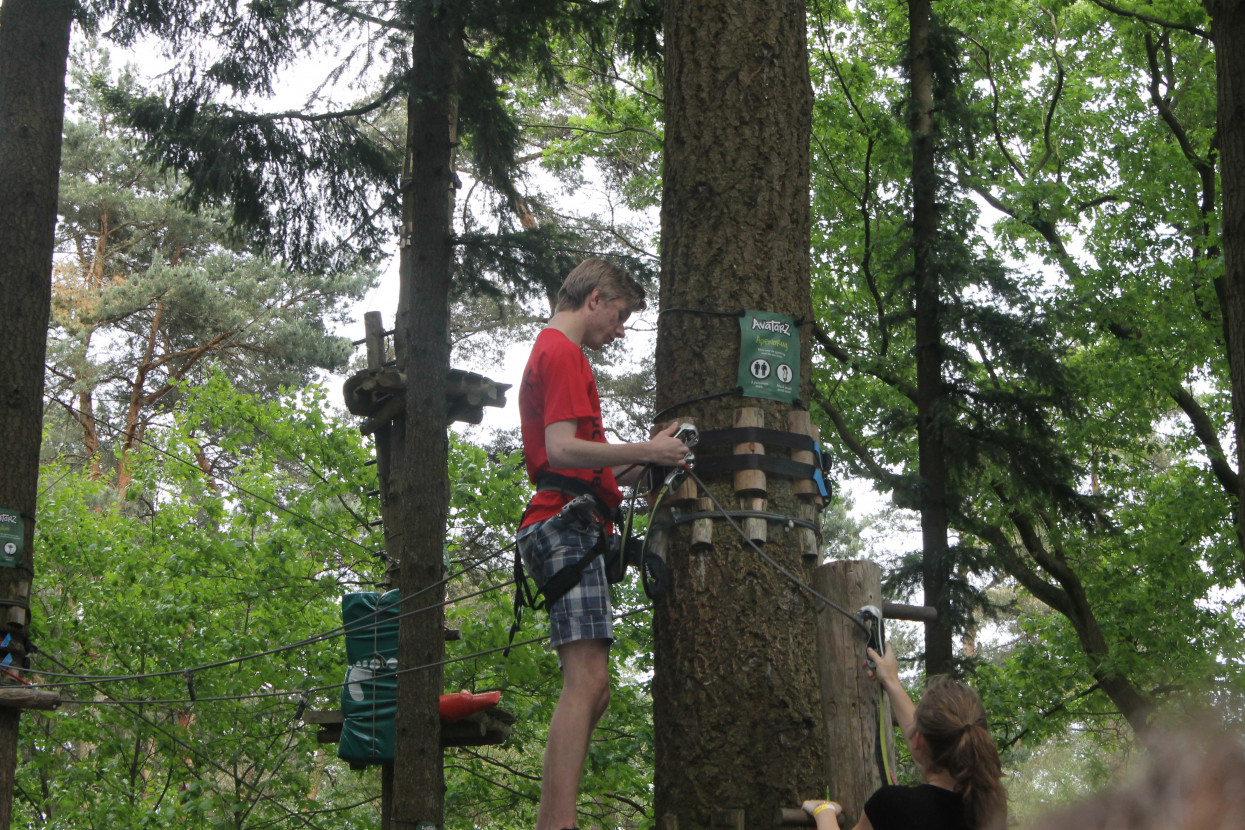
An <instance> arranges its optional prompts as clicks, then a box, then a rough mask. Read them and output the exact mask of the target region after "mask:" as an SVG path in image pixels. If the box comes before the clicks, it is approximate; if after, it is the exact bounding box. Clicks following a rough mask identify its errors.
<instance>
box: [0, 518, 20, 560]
mask: <svg viewBox="0 0 1245 830" xmlns="http://www.w3.org/2000/svg"><path fill="white" fill-rule="evenodd" d="M25 536H26V526H25V523H24V522H23V521H22V514H21V513H20V512H19V511H17V510H9V509H8V508H4V507H0V567H4V568H16V567H18V566H19V565H21V564H22V545H23V543H24V539H25Z"/></svg>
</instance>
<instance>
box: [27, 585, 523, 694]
mask: <svg viewBox="0 0 1245 830" xmlns="http://www.w3.org/2000/svg"><path fill="white" fill-rule="evenodd" d="M458 573H462V571H459V572H458ZM457 575H458V574H455V576H457ZM513 584H514V580H513V579H511V580H507V581H506V582H502V583H500V584H497V585H490V586H488V587H486V588H481V589H480V590H478V591H473V592H472V593H469V594H464V595H463V596H461V597H454V598H453V599H448V600H446V601H445V602H439V603H435V604H433V605H427V606H424V607H423V608H416V609H414V610H411V611H404V612H403V613H401V614H398V615H395V616H393V617H389V618H386V619H385V620H380V619H379V612H376V611H373V612H371V613H370V614H369V615H368V616H375V617H376V618H377V619H376V620H375V621H373V622H364V621H362V620H360V621H357V622H352V623H349V624H345V625H340V626H337V627H336V628H333V629H330V630H329V631H326V632H324V633H321V634H316V635H313V636H311V637H308V638H306V639H304V640H299V641H298V642H295V643H288V644H286V645H282V646H277V647H275V648H271V649H268V650H267V651H260V652H256V653H254V654H248V655H244V656H242V657H233V658H230V659H228V660H220V661H217V662H215V663H204V664H203V665H199V666H193V667H191V668H183V669H169V670H166V671H160V672H149V673H146V674H129V675H76V674H75V675H72V676H74V677H78V678H80V679H79V680H76V681H66V682H60V683H35V684H31V687H32V688H34V689H61V688H66V687H70V686H81V685H94V684H96V683H120V682H124V681H131V680H149V679H156V678H161V677H174V676H177V675H183V676H185V675H193V674H197V673H199V672H203V671H208V670H209V669H218V668H223V667H225V666H232V665H237V664H239V663H245V662H247V661H249V660H255V659H258V658H260V657H269V656H271V655H273V654H280V653H281V652H284V651H292V650H293V649H296V648H304V647H306V646H310V645H316V644H317V643H321V642H325V641H327V640H331V639H335V638H337V637H340V636H343V635H345V634H354V633H358V632H362V631H368V630H370V629H374V628H378V627H380V625H382V624H387V623H391V622H395V621H397V620H400V619H402V618H403V617H410V616H415V615H416V614H422V613H424V612H426V611H432V610H435V609H438V608H444V607H446V606H449V605H453V604H455V603H458V602H463V601H464V600H468V599H473V598H475V597H478V596H483V595H484V594H487V593H491V592H492V591H497V590H500V589H502V588H506V587H508V586H510V585H513ZM424 590H427V589H424ZM22 670H23V671H26V672H29V673H34V674H40V673H41V672H39V671H38V670H37V669H31V668H26V669H22ZM281 694H290V693H288V692H283V693H281ZM267 696H271V695H261V697H267ZM199 699H200V700H207V699H208V698H199ZM224 699H226V700H227V699H229V698H224Z"/></svg>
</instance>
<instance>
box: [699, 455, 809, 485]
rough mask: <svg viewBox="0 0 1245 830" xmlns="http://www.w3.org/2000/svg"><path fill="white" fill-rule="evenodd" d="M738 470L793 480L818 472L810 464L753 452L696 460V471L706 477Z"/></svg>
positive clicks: (702, 457)
mask: <svg viewBox="0 0 1245 830" xmlns="http://www.w3.org/2000/svg"><path fill="white" fill-rule="evenodd" d="M738 470H764V471H765V472H767V473H773V474H774V475H776V476H782V477H783V478H790V479H793V480H800V479H806V478H812V477H813V475H814V474H815V473H817V472H818V469H817V468H816V467H814V466H813V465H812V464H805V463H803V462H800V461H792V460H791V459H789V458H780V457H778V456H774V455H758V454H754V453H745V454H741V455H715V456H709V457H705V456H701V457H700V458H698V459H697V460H696V472H697V473H698V474H700V475H701V476H702V477H706V478H707V477H709V476H711V475H715V474H717V473H733V472H736V471H738Z"/></svg>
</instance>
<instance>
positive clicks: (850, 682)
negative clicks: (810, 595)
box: [813, 561, 895, 827]
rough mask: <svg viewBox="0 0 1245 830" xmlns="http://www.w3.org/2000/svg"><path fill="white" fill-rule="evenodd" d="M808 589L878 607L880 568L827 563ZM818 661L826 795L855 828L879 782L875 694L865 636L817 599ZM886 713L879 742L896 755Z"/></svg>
mask: <svg viewBox="0 0 1245 830" xmlns="http://www.w3.org/2000/svg"><path fill="white" fill-rule="evenodd" d="M813 588H814V589H815V590H816V591H817V592H818V593H820V594H821V595H822V596H824V597H825V598H826V599H829V600H830V601H832V602H835V603H837V604H838V605H840V606H842V607H843V608H844V609H846V610H847V611H849V612H851V613H853V614H854V613H856V611H857V610H858V609H860V608H861V607H863V606H865V605H875V606H877V607H878V608H881V607H882V569H881V568H880V567H879V566H878V565H877V564H876V563H874V562H864V561H841V562H827V563H826V564H824V565H821V566H819V567H818V568H817V569H816V570H815V571H814V572H813ZM818 604H819V605H820V606H821V607H820V608H819V609H818V611H817V661H818V671H819V673H820V675H821V701H822V714H823V717H824V719H825V730H826V731H825V736H826V742H827V743H826V746H827V752H826V781H827V783H828V784H829V797H830V798H832V799H834V800H835V801H837V802H839V804H841V805H842V806H843V814H842V815H841V816H840V817H839V820H840V825H841V826H843V827H854V826H855V825H856V822H857V821H858V820H859V818H860V814H861V811H862V810H863V809H864V804H865V800H866V799H868V797H869V796H870V795H872V794H873V792H874V790H876V789H877V788H878V787H880V786H881V785H882V783H883V781H882V773H881V770H880V766H881V765H880V763H879V758H878V752H877V741H878V730H879V714H878V707H879V705H880V695H879V687H878V685H877V684H876V683H875V682H873V681H872V680H870V679H869V675H868V674H867V673H866V671H865V669H864V667H863V665H862V664H863V662H864V659H865V646H866V645H867V640H866V636H865V634H864V632H863V631H861V630H860V627H859V626H857V625H856V624H855V623H854V622H853V621H852V620H850V619H848V618H847V617H845V616H844V615H843V614H841V613H839V612H838V611H836V610H834V609H833V608H830V607H828V606H825V605H823V604H821V603H818ZM883 708H884V710H885V713H886V716H885V729H884V730H883V732H882V742H883V746H884V747H885V751H886V753H887V757H888V758H890V759H892V763H893V759H894V757H895V747H894V733H893V730H892V729H891V726H890V713H889V709H888V708H886V707H883Z"/></svg>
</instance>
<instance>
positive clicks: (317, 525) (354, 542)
mask: <svg viewBox="0 0 1245 830" xmlns="http://www.w3.org/2000/svg"><path fill="white" fill-rule="evenodd" d="M61 405H62V406H64V407H65V408H66V409H68V410H69V411H71V412H74V413H77V414H79V415H83V416H84V417H87V416H86V413H84V412H82V411H81V410H79V409H77V408H75V407H73V406H70V405H68V404H61ZM93 420H94V421H95V423H97V424H99V425H101V426H103V427H105V428H106V429H108V430H110V431H111V432H112V433H114V434H121V433H123V432H124V431H125V430H123V429H121V428H120V427H116V426H113V425H112V424H110V423H109V422H107V421H105V420H103V419H102V418H95V419H93ZM169 428H170V429H171V427H169ZM135 440H136V441H137V442H138V443H140V444H142V445H144V446H146V447H149V448H150V449H153V450H155V451H156V452H157V453H159V454H160V455H164V456H168V457H169V458H171V459H173V460H174V461H179V462H181V463H182V464H185V465H187V466H188V467H193V468H194V469H196V470H199V471H200V472H202V471H203V468H202V467H200V466H199V465H198V464H196V463H195V462H193V461H189V460H187V459H185V458H182V457H181V456H179V455H177V454H176V453H174V452H170V451H169V450H166V449H164V448H163V447H159V446H157V445H156V444H153V443H152V442H150V441H148V440H147V439H146V438H138V437H135ZM215 478H217V479H219V480H220V481H223V482H224V483H225V484H227V485H229V486H230V487H232V488H233V489H234V490H237V491H238V492H240V493H243V494H245V495H247V496H250V497H251V498H253V499H256V500H258V501H261V502H263V503H265V504H268V505H271V506H272V507H275V508H276V509H277V510H280V511H281V512H283V513H286V514H288V515H290V516H292V517H293V518H295V519H299V520H300V521H304V522H306V523H307V524H309V525H311V526H312V527H314V528H317V529H318V530H320V531H322V532H324V533H327V534H329V535H330V536H336V537H338V538H339V539H342V540H344V541H346V542H349V543H350V544H352V545H356V546H358V547H360V548H362V549H363V550H365V551H367V552H368V553H371V552H372V549H371V548H370V547H368V546H367V545H365V544H363V543H362V542H360V541H358V540H356V539H351V538H350V537H349V536H346V535H345V534H343V533H340V532H338V531H336V530H332V529H330V528H327V527H325V526H324V525H322V524H320V523H319V522H317V521H315V520H314V519H312V518H310V517H308V516H304V515H302V514H301V513H298V512H297V511H295V510H291V509H290V508H288V507H286V506H285V505H283V504H281V503H280V502H275V501H273V500H272V499H269V498H267V497H266V496H261V495H260V494H259V493H256V492H254V491H252V490H248V489H247V488H245V487H243V486H242V485H241V484H238V483H236V482H234V481H232V480H230V479H229V478H228V477H227V476H223V475H218V476H215Z"/></svg>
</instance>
